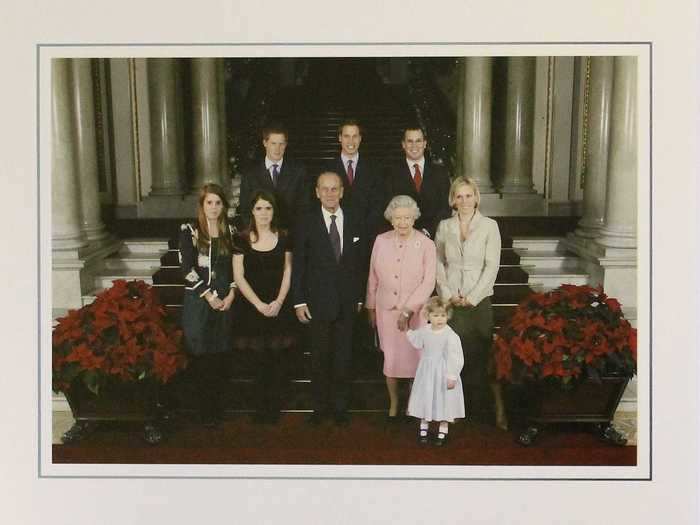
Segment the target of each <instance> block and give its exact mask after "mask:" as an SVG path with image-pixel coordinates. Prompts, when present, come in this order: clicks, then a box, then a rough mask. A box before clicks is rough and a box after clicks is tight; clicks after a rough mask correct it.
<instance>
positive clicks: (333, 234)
mask: <svg viewBox="0 0 700 525" xmlns="http://www.w3.org/2000/svg"><path fill="white" fill-rule="evenodd" d="M316 196H317V197H318V199H319V200H320V201H321V202H320V203H319V205H318V206H316V207H312V209H310V210H309V211H308V212H307V213H306V214H305V215H304V216H303V217H301V218H300V219H298V220H297V222H296V229H295V240H294V255H293V261H292V297H293V299H294V309H295V311H296V316H297V319H299V321H300V322H301V323H304V324H310V329H311V388H312V396H313V408H314V412H313V414H312V415H311V417H310V418H309V421H310V422H311V423H312V424H318V423H320V422H321V421H322V420H323V419H324V418H326V417H328V416H329V415H330V414H331V413H332V414H333V416H334V419H335V422H336V423H337V424H340V425H343V424H346V423H347V422H348V420H349V416H348V412H347V410H348V402H349V396H350V371H351V354H352V351H351V350H352V328H353V320H354V317H355V313H356V312H357V311H358V310H359V309H360V308H361V307H362V302H363V301H364V294H365V288H366V281H365V276H364V272H363V271H362V270H361V269H360V266H361V265H362V261H363V260H364V258H365V251H366V248H365V238H364V233H363V232H362V230H361V226H360V225H358V223H357V222H356V221H355V219H354V217H353V214H352V212H350V211H349V210H345V209H344V208H342V207H341V206H340V200H341V198H342V197H343V184H342V179H341V177H340V175H338V174H337V173H334V172H323V173H321V175H319V177H318V180H317V182H316Z"/></svg>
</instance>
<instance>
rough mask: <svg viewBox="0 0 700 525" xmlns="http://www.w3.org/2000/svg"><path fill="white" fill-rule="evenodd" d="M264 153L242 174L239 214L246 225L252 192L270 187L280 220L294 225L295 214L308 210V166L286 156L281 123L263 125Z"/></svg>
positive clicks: (284, 136)
mask: <svg viewBox="0 0 700 525" xmlns="http://www.w3.org/2000/svg"><path fill="white" fill-rule="evenodd" d="M262 138H263V141H262V143H263V147H264V148H265V157H264V158H263V159H261V160H258V161H257V162H255V163H254V164H253V165H251V166H249V167H248V169H246V170H245V171H244V172H243V175H242V178H241V203H240V207H239V215H240V216H241V221H242V222H243V224H244V225H246V224H247V223H248V220H249V218H250V208H251V202H250V199H251V198H252V196H253V194H254V193H255V192H256V191H257V190H267V191H269V192H271V193H273V194H274V195H275V197H277V203H278V205H279V218H278V219H279V224H280V226H281V227H283V228H291V227H292V226H293V223H294V217H297V216H299V215H300V214H301V213H303V212H304V211H306V208H307V206H308V204H309V199H308V196H307V194H308V191H309V190H308V187H307V181H306V170H305V169H304V166H302V165H301V164H300V163H299V162H296V161H294V160H293V159H289V158H286V157H285V156H284V151H285V149H286V148H287V131H286V129H285V128H283V127H282V126H280V125H278V124H274V125H271V126H268V127H266V128H265V129H263V132H262Z"/></svg>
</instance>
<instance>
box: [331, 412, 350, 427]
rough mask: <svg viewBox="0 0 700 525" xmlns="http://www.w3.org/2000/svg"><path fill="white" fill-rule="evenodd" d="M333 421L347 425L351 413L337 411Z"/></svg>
mask: <svg viewBox="0 0 700 525" xmlns="http://www.w3.org/2000/svg"><path fill="white" fill-rule="evenodd" d="M333 421H335V424H336V425H340V426H345V425H347V424H348V423H350V415H349V414H348V413H347V412H336V413H335V414H334V415H333Z"/></svg>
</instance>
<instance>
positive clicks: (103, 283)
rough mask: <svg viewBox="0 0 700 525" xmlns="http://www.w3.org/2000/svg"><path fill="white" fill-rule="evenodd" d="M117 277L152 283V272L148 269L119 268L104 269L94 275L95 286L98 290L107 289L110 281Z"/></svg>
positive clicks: (110, 284)
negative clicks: (112, 269)
mask: <svg viewBox="0 0 700 525" xmlns="http://www.w3.org/2000/svg"><path fill="white" fill-rule="evenodd" d="M118 279H124V280H127V281H132V280H139V281H144V282H146V283H148V284H152V283H153V272H151V271H149V270H138V269H136V270H131V269H121V270H114V271H108V270H104V271H103V272H101V273H100V274H97V275H95V279H94V282H95V288H97V289H98V290H101V289H107V288H111V287H112V281H116V280H118Z"/></svg>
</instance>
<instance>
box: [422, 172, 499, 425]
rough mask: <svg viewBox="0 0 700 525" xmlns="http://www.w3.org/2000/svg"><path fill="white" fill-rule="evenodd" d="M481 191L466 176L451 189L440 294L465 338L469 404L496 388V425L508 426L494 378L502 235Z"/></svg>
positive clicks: (439, 239)
mask: <svg viewBox="0 0 700 525" xmlns="http://www.w3.org/2000/svg"><path fill="white" fill-rule="evenodd" d="M479 200H480V194H479V187H478V186H477V185H476V183H475V182H474V181H473V180H471V179H468V178H465V177H457V178H456V179H455V180H454V181H453V182H452V185H451V187H450V193H449V203H450V206H451V207H452V209H453V210H454V215H453V216H452V218H450V219H445V220H444V221H442V222H440V225H439V226H438V229H437V233H436V235H435V245H436V246H437V291H438V294H439V295H440V297H441V298H442V299H444V300H447V301H450V302H451V303H452V305H453V306H454V310H453V315H452V319H451V320H450V326H451V327H452V329H453V330H454V331H455V332H457V334H458V335H459V336H460V339H461V340H462V349H463V350H464V354H465V355H464V357H465V366H464V369H463V372H462V375H463V377H462V384H463V385H464V387H465V396H464V397H465V400H466V401H467V403H468V404H469V405H471V406H472V407H475V408H479V405H482V404H483V403H480V402H479V401H480V400H481V399H480V398H483V397H486V396H485V395H484V394H486V393H487V392H486V390H485V387H486V385H487V384H490V386H491V392H492V394H493V398H494V405H495V409H496V425H497V426H498V427H500V428H503V429H505V428H507V421H506V417H505V411H504V409H503V400H502V397H501V389H500V385H499V384H498V383H496V382H495V381H494V380H493V376H492V374H491V373H490V372H491V370H490V369H491V368H492V359H491V343H492V337H493V335H492V334H493V311H492V309H491V295H493V286H494V283H495V282H496V275H497V274H498V268H499V264H500V258H501V234H500V232H499V230H498V224H497V223H496V221H494V220H493V219H490V218H488V217H484V216H483V215H482V214H481V213H480V212H479V210H478V207H479Z"/></svg>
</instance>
